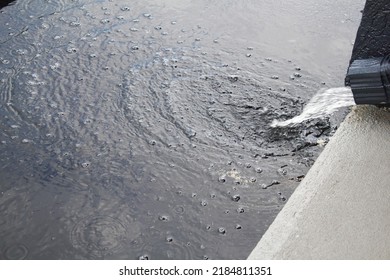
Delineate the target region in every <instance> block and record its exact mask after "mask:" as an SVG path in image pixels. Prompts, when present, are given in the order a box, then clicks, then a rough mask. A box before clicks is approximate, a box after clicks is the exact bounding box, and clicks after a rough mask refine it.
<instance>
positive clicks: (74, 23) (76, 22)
mask: <svg viewBox="0 0 390 280" xmlns="http://www.w3.org/2000/svg"><path fill="white" fill-rule="evenodd" d="M69 25H70V26H73V27H78V26H80V22H78V21H72V22H71V23H69Z"/></svg>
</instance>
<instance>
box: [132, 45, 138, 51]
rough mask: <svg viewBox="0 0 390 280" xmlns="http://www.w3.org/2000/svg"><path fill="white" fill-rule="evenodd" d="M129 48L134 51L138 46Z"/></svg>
mask: <svg viewBox="0 0 390 280" xmlns="http://www.w3.org/2000/svg"><path fill="white" fill-rule="evenodd" d="M131 49H132V50H133V51H136V50H139V47H138V46H132V47H131Z"/></svg>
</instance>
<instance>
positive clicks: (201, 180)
mask: <svg viewBox="0 0 390 280" xmlns="http://www.w3.org/2000/svg"><path fill="white" fill-rule="evenodd" d="M193 2H194V1H174V0H171V1H83V0H79V1H77V0H74V1H50V0H36V1H16V2H15V3H14V4H13V5H11V6H8V7H5V8H3V9H2V10H1V12H0V22H1V25H0V26H2V28H1V29H0V82H1V83H0V258H1V259H208V258H210V259H245V258H246V257H247V256H248V255H249V253H250V252H251V250H252V249H253V247H254V246H255V245H256V244H257V242H258V241H259V239H260V238H261V236H262V234H263V233H264V232H265V231H266V229H267V228H268V226H269V225H270V223H271V222H272V221H273V219H274V218H275V216H276V215H277V213H278V212H279V211H280V209H281V208H282V207H283V205H284V204H285V202H286V200H287V199H288V198H289V196H290V195H291V193H292V192H293V191H294V189H295V188H296V186H297V185H298V184H299V181H300V180H301V179H302V178H303V177H304V175H305V174H306V172H307V171H308V169H309V168H310V166H311V165H312V163H313V162H314V160H315V159H316V157H317V156H318V154H319V153H320V152H321V150H322V146H323V145H324V143H326V142H327V140H328V138H329V136H331V135H332V134H333V133H334V131H335V130H336V128H337V126H338V124H339V122H340V120H341V119H342V117H343V115H344V113H342V114H339V115H338V116H336V117H332V118H329V119H328V118H326V119H321V120H314V121H311V122H307V123H304V124H302V125H301V126H298V127H296V128H293V129H291V128H271V127H270V124H271V122H272V120H274V119H287V118H289V117H292V116H295V115H297V114H298V113H299V112H300V111H301V110H302V106H303V105H304V104H305V102H307V100H308V99H310V97H311V96H312V95H314V93H315V92H316V91H317V90H318V89H320V88H322V87H333V86H340V85H342V83H343V79H344V73H345V70H346V67H347V65H348V59H349V56H350V51H351V49H352V43H353V39H354V37H355V34H356V29H357V26H358V24H359V20H360V10H361V9H362V7H363V1H346V3H342V4H340V3H335V2H336V1H323V2H321V3H317V2H316V1H314V0H307V1H301V2H300V3H287V4H286V3H284V2H285V1H249V0H247V1H227V0H226V1H196V3H193ZM259 2H261V3H259ZM358 2H359V3H358Z"/></svg>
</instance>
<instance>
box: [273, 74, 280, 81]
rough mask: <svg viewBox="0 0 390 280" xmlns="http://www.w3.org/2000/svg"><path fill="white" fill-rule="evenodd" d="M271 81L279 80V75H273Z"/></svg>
mask: <svg viewBox="0 0 390 280" xmlns="http://www.w3.org/2000/svg"><path fill="white" fill-rule="evenodd" d="M271 79H273V80H278V79H279V76H277V75H272V76H271Z"/></svg>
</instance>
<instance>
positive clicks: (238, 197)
mask: <svg viewBox="0 0 390 280" xmlns="http://www.w3.org/2000/svg"><path fill="white" fill-rule="evenodd" d="M240 199H241V196H240V195H239V194H235V195H233V196H232V200H233V201H235V202H238V201H240Z"/></svg>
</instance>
